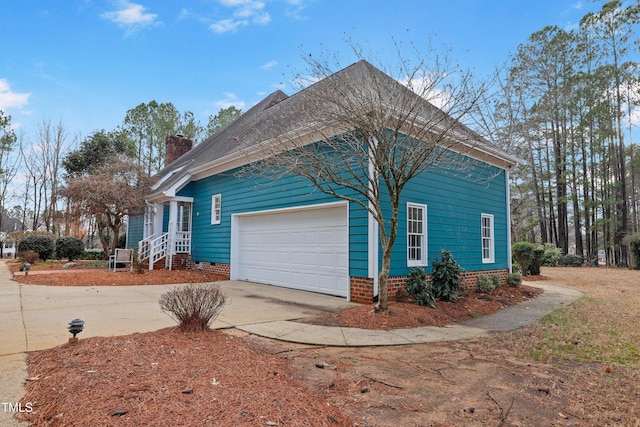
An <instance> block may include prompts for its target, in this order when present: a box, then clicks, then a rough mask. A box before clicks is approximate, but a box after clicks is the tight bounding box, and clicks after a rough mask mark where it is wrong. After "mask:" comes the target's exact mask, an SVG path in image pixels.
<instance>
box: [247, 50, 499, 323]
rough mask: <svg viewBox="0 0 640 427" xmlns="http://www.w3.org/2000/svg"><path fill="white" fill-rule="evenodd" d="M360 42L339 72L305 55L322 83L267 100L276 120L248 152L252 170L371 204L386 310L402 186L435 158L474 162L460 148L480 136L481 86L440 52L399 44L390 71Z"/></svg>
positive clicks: (438, 163)
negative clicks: (472, 121)
mask: <svg viewBox="0 0 640 427" xmlns="http://www.w3.org/2000/svg"><path fill="white" fill-rule="evenodd" d="M354 51H355V52H356V54H357V55H358V56H359V59H360V61H359V62H358V63H356V64H354V65H351V66H350V67H348V68H346V69H344V70H342V71H340V72H338V73H334V67H332V66H330V65H328V63H327V62H326V61H321V60H317V59H315V58H313V57H311V56H308V57H307V65H308V68H309V73H308V74H307V75H304V76H298V79H297V80H298V81H301V80H303V79H304V80H305V81H317V83H316V84H314V85H312V86H309V87H308V88H306V89H304V90H302V91H300V92H299V93H298V94H297V95H296V97H295V98H296V99H297V100H298V101H296V102H299V104H296V105H288V106H286V107H284V106H285V105H286V104H287V102H288V101H289V100H285V101H282V102H280V103H279V104H276V105H275V106H273V107H271V108H269V109H268V110H267V111H269V112H270V113H271V120H270V121H269V123H267V124H264V123H262V124H260V125H259V126H261V127H263V128H262V129H263V131H264V132H265V134H264V137H263V139H266V140H267V142H266V143H264V144H262V145H261V147H260V150H261V151H260V153H259V157H258V156H256V157H252V155H253V154H252V153H248V155H249V156H250V159H251V160H253V162H252V167H251V168H249V171H250V172H249V173H252V174H256V173H257V174H260V175H262V176H269V177H270V178H271V179H277V178H278V177H280V176H283V175H289V174H293V175H297V176H299V177H302V178H304V179H306V180H308V181H309V182H310V183H311V184H312V188H314V189H316V190H319V191H321V192H323V193H326V194H329V195H332V196H334V197H337V198H340V199H343V200H348V201H349V202H352V203H356V204H358V205H360V206H362V207H363V208H364V209H366V210H367V211H368V212H369V214H370V215H371V216H372V217H373V219H374V220H375V221H376V222H377V224H378V228H379V240H380V245H381V248H382V268H381V270H380V272H379V277H378V287H379V306H378V308H379V310H380V311H381V312H386V311H388V286H387V279H388V276H389V271H390V264H391V251H392V248H393V245H394V242H395V241H396V237H397V234H398V209H399V204H400V196H401V194H402V191H403V189H404V187H405V185H406V184H407V183H408V182H409V181H410V180H411V179H413V178H415V177H417V176H418V175H420V174H421V173H423V172H425V171H426V170H428V169H430V168H443V169H455V170H461V169H466V168H467V167H468V165H469V164H468V163H466V162H468V161H469V159H468V158H465V157H464V156H460V155H459V154H460V153H463V154H464V153H466V152H468V151H470V150H472V149H473V148H474V147H475V146H476V145H477V144H478V143H479V142H480V141H481V140H482V138H480V137H479V136H478V135H477V134H476V133H474V132H472V131H470V130H469V129H468V128H467V127H466V126H464V125H462V124H461V120H462V119H465V118H468V116H469V114H470V113H471V112H473V111H474V109H476V108H477V107H478V105H479V104H478V103H479V101H480V99H481V95H482V92H483V87H476V86H474V81H473V79H472V75H471V73H470V72H466V71H464V70H461V69H459V68H457V67H455V66H454V65H453V64H452V63H451V62H449V61H448V59H447V58H440V57H438V56H437V55H436V54H435V53H434V52H430V53H429V55H421V56H419V58H431V59H433V61H432V63H431V64H427V63H426V62H425V61H424V60H419V61H418V62H416V63H412V62H411V61H409V60H405V59H404V58H402V57H401V55H400V54H399V55H398V58H399V61H398V65H396V66H395V67H392V68H387V69H385V70H384V71H385V72H382V71H381V70H380V69H378V68H376V67H374V66H373V65H371V64H370V63H369V62H367V61H365V60H363V55H362V54H361V52H360V51H358V49H354ZM335 67H338V69H339V67H340V66H339V64H337V63H336V64H335ZM291 102H293V101H291ZM434 105H437V106H438V107H439V108H436V107H435V106H434ZM487 148H488V149H490V148H489V147H488V146H487ZM454 151H455V153H454ZM265 157H266V158H265ZM258 159H259V161H258ZM463 159H466V160H463ZM468 170H469V171H471V168H469V169H468ZM472 179H473V178H472Z"/></svg>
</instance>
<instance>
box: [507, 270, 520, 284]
mask: <svg viewBox="0 0 640 427" xmlns="http://www.w3.org/2000/svg"><path fill="white" fill-rule="evenodd" d="M507 284H508V285H509V286H512V287H514V288H517V287H518V286H520V285H521V284H522V274H520V273H509V275H508V276H507Z"/></svg>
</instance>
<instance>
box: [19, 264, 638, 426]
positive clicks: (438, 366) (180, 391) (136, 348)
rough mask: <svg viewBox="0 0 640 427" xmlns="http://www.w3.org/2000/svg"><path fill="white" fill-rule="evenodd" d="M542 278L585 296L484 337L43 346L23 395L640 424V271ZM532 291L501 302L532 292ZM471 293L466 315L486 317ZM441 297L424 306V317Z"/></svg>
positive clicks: (394, 418) (416, 417) (114, 407)
mask: <svg viewBox="0 0 640 427" xmlns="http://www.w3.org/2000/svg"><path fill="white" fill-rule="evenodd" d="M111 274H113V273H111ZM50 276H52V275H50ZM543 276H544V279H545V280H547V282H548V283H553V284H561V285H565V286H569V287H573V288H576V289H579V290H581V291H583V292H585V294H586V297H585V298H583V299H581V300H579V301H578V302H576V303H574V304H573V305H571V306H570V307H566V308H564V309H562V310H560V311H558V312H556V313H554V314H552V315H551V316H548V317H547V318H546V319H545V320H544V321H543V322H541V323H540V324H538V325H534V326H531V327H526V328H522V329H519V330H516V331H511V332H506V333H497V334H494V335H492V336H491V337H490V338H486V339H478V340H468V341H460V342H447V343H432V344H424V345H411V346H398V347H366V348H338V347H314V346H302V345H297V344H290V343H283V342H278V341H272V340H267V339H263V338H258V337H255V336H250V335H247V334H245V333H242V332H240V331H237V330H227V331H224V332H221V331H212V332H208V333H202V334H186V335H185V334H182V333H180V332H177V331H176V330H173V329H168V330H162V331H158V332H154V333H150V334H134V335H129V336H125V337H114V338H89V339H86V340H80V341H79V342H78V343H77V344H75V345H64V346H60V347H56V348H54V349H50V350H45V351H41V352H35V353H32V354H30V355H29V356H28V364H29V376H30V380H29V381H27V384H26V388H27V395H26V396H25V398H24V399H23V403H26V402H32V403H33V404H34V408H35V410H34V412H32V413H30V414H27V413H22V414H21V416H23V417H24V418H28V419H29V421H31V422H33V423H34V425H38V426H40V425H43V426H44V425H159V424H163V425H240V426H243V425H247V426H253V425H255V426H259V425H279V426H287V425H289V426H298V425H300V426H303V425H304V426H307V425H308V426H316V425H345V426H349V425H359V426H396V425H403V426H640V407H639V405H638V404H637V402H638V401H640V385H638V384H639V381H638V370H639V368H640V354H639V351H638V348H637V347H636V346H637V343H638V342H640V332H639V331H638V328H637V323H638V318H639V315H640V311H639V309H638V303H640V288H639V286H640V272H637V271H628V270H609V269H582V268H580V269H570V268H547V269H544V270H543ZM29 277H36V275H30V276H29ZM522 289H523V291H525V292H523V293H522V294H520V295H519V296H518V297H516V296H515V295H514V296H513V298H511V295H512V294H513V293H514V292H507V294H506V295H504V294H503V295H500V294H496V296H495V297H494V298H491V299H492V303H495V302H496V301H497V300H500V299H503V300H502V301H498V308H497V309H499V307H500V306H502V305H505V303H508V302H509V301H513V300H516V299H517V298H529V297H533V294H531V292H533V290H529V289H528V288H526V287H523V288H522ZM503 291H505V290H503ZM506 291H510V289H506ZM505 297H506V298H507V299H506V300H504V298H505ZM467 298H468V301H467V303H468V304H469V305H467V306H466V308H465V310H463V311H466V315H467V316H470V317H475V316H477V315H481V313H480V311H479V309H478V306H476V305H475V304H476V302H474V298H475V299H476V300H477V297H473V298H472V297H471V296H470V295H468V296H467ZM464 303H465V300H464V299H463V300H462V301H461V304H464ZM461 304H460V305H461ZM406 305H407V304H399V306H401V307H404V306H406ZM443 306H444V303H439V304H438V308H437V309H436V310H435V311H434V310H432V309H428V308H419V309H421V311H420V312H419V318H420V319H421V321H422V322H421V324H429V322H430V321H431V322H435V320H427V319H429V318H430V317H431V318H435V317H437V316H429V313H431V314H433V313H435V312H437V311H438V310H440V311H447V310H446V309H444V307H443ZM414 307H417V306H412V308H414ZM359 310H360V311H357V310H356V311H353V313H355V314H350V315H344V313H343V314H333V315H330V316H328V317H325V318H321V319H313V320H309V321H312V322H320V323H330V322H345V321H348V320H345V318H346V319H351V320H349V321H352V322H353V321H356V319H359V320H358V321H362V318H365V319H366V318H368V319H369V320H367V321H368V322H371V319H370V316H374V314H373V313H371V310H370V307H363V308H360V309H359ZM393 310H394V307H393V306H392V312H393ZM429 310H431V312H430V311H429ZM396 313H400V312H399V311H398V310H397V308H396ZM452 313H453V312H452ZM341 315H344V316H346V317H345V318H343V319H342V320H340V316H341ZM451 315H452V316H456V315H455V314H451ZM399 317H403V318H405V319H414V321H415V318H416V314H415V312H413V311H412V312H411V314H410V315H404V314H400V315H399ZM376 319H377V318H376ZM376 323H384V322H376ZM387 323H388V322H387ZM387 326H389V327H393V326H390V325H387ZM78 402H81V403H80V404H79V403H78Z"/></svg>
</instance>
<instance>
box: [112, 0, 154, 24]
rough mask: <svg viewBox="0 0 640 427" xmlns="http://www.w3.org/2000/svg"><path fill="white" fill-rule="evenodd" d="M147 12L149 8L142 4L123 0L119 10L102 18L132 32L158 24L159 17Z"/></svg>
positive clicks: (119, 4)
mask: <svg viewBox="0 0 640 427" xmlns="http://www.w3.org/2000/svg"><path fill="white" fill-rule="evenodd" d="M146 10H147V8H146V7H144V6H143V5H141V4H137V3H129V2H128V1H126V0H122V1H120V2H119V3H118V9H117V10H114V11H111V12H105V13H103V14H102V15H101V16H102V17H103V18H104V19H108V20H109V21H111V22H114V23H116V24H118V25H119V26H121V27H123V28H127V29H128V30H129V31H130V32H131V31H136V30H138V29H140V28H142V27H146V26H149V25H154V24H157V23H158V22H157V18H158V15H157V14H155V13H148V12H146Z"/></svg>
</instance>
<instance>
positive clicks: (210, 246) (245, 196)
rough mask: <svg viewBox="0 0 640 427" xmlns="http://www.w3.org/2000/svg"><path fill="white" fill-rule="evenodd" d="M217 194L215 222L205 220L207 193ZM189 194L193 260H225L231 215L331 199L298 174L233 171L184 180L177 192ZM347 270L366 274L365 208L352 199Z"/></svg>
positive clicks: (227, 259) (208, 215)
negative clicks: (273, 177)
mask: <svg viewBox="0 0 640 427" xmlns="http://www.w3.org/2000/svg"><path fill="white" fill-rule="evenodd" d="M215 194H221V199H222V200H221V201H222V203H221V207H222V209H221V222H220V224H216V225H212V224H211V199H212V196H213V195H215ZM178 195H180V196H186V195H189V196H192V197H193V198H194V202H193V218H192V229H193V233H192V246H191V256H192V258H193V260H195V261H208V262H221V263H229V262H230V254H231V215H232V214H235V213H242V212H254V211H262V210H269V209H280V208H287V207H296V206H304V205H311V204H318V203H328V202H336V201H339V200H340V199H336V198H334V197H332V196H328V195H326V194H324V193H321V192H319V191H317V190H315V188H314V187H313V186H312V185H311V184H310V183H308V182H307V181H303V180H301V179H300V178H297V177H293V176H289V177H285V178H282V179H280V180H278V181H277V182H268V181H267V180H266V179H264V178H250V177H247V176H243V177H237V176H236V175H235V174H234V172H233V171H230V172H227V173H224V174H220V175H215V176H211V177H208V178H204V179H202V180H199V181H193V182H191V183H189V184H188V185H187V186H186V187H185V188H184V189H183V190H181V191H180V193H179V194H178ZM349 245H350V251H349V252H350V260H349V274H351V275H358V276H366V275H367V214H366V211H365V210H364V208H362V207H361V206H359V205H358V204H357V203H349Z"/></svg>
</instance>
